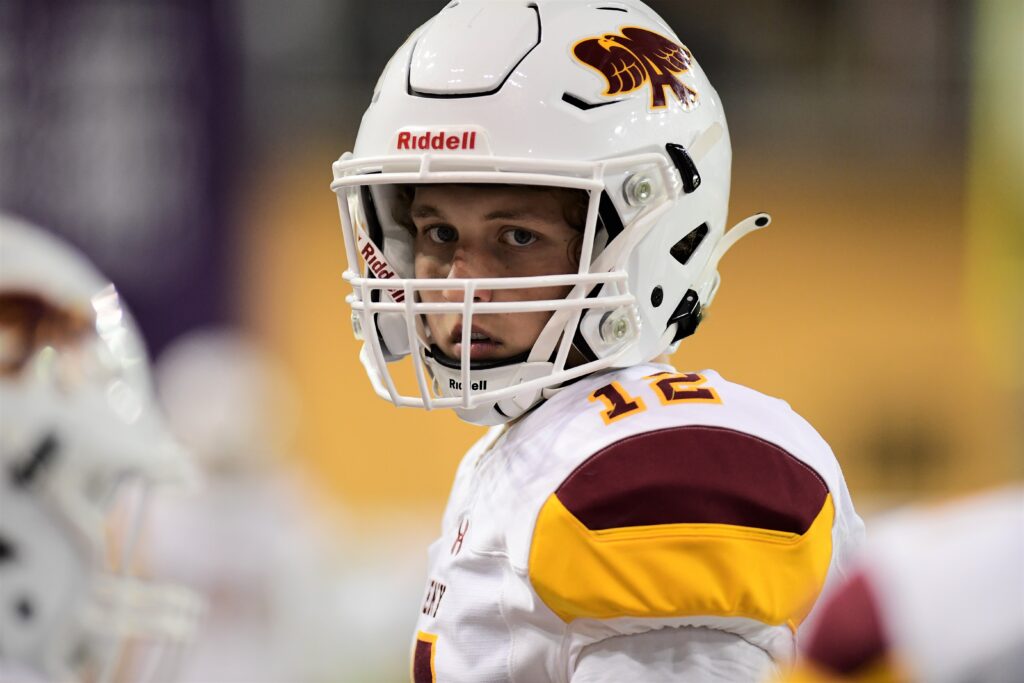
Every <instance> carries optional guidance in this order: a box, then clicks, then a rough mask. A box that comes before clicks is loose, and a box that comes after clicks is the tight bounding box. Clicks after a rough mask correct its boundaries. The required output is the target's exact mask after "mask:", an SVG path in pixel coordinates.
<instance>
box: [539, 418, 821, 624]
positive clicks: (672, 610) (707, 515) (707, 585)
mask: <svg viewBox="0 0 1024 683" xmlns="http://www.w3.org/2000/svg"><path fill="white" fill-rule="evenodd" d="M834 515H835V510H834V507H833V501H832V496H831V495H830V493H829V489H828V487H827V486H826V484H825V482H824V480H823V479H822V477H821V476H819V474H818V473H817V472H815V471H814V470H813V469H812V468H811V467H809V466H808V465H807V464H805V463H804V462H802V461H801V460H799V459H798V458H796V457H795V456H793V455H792V454H790V453H789V452H787V451H785V450H783V449H782V448H780V447H778V446H776V445H774V444H772V443H770V442H768V441H766V440H763V439H761V438H758V437H755V436H752V435H750V434H746V433H744V432H740V431H735V430H732V429H726V428H721V427H709V426H681V427H672V428H667V429H661V430H657V431H650V432H645V433H641V434H634V435H632V436H629V437H627V438H625V439H623V440H620V441H618V442H615V443H613V444H611V445H609V446H606V447H605V448H603V449H601V450H600V451H598V452H596V453H594V454H593V455H591V456H590V457H589V458H587V459H586V460H585V461H583V462H582V463H581V464H580V465H579V466H578V467H577V468H576V469H575V471H573V472H572V473H571V474H570V475H569V476H568V477H567V478H566V479H565V480H564V481H563V482H562V483H561V485H559V486H558V487H557V489H556V490H555V491H554V492H553V493H552V494H551V495H550V496H549V497H548V498H547V500H546V501H545V502H544V504H543V505H542V507H541V509H540V512H539V514H538V517H537V521H536V525H535V528H534V534H533V539H532V542H531V547H530V556H529V576H530V581H531V583H532V585H533V588H534V590H535V591H536V593H537V594H538V596H539V597H540V598H541V599H542V600H543V602H544V603H545V604H546V605H547V606H548V607H549V608H550V609H551V610H552V611H553V612H554V613H555V614H557V615H558V616H559V617H560V618H561V619H562V620H563V621H565V622H572V621H573V620H575V619H580V618H585V619H613V618H617V617H632V618H648V617H653V618H666V617H669V618H672V617H674V618H679V617H744V618H748V619H753V620H756V621H758V622H761V623H764V624H769V625H783V624H784V625H787V626H789V627H790V628H791V629H794V630H795V629H796V626H797V625H798V624H799V623H800V621H801V620H802V619H803V618H804V617H805V616H806V615H807V613H808V611H809V609H810V607H811V605H812V604H813V600H814V598H815V597H816V596H817V594H818V592H820V589H821V586H822V585H823V583H824V581H825V577H826V574H827V573H828V569H829V564H830V561H831V555H832V523H833V518H834Z"/></svg>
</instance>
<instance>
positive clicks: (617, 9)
mask: <svg viewBox="0 0 1024 683" xmlns="http://www.w3.org/2000/svg"><path fill="white" fill-rule="evenodd" d="M595 9H600V10H604V11H605V12H629V10H628V9H626V8H625V7H610V6H608V5H604V6H602V7H597V8H595Z"/></svg>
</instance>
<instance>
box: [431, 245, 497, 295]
mask: <svg viewBox="0 0 1024 683" xmlns="http://www.w3.org/2000/svg"><path fill="white" fill-rule="evenodd" d="M473 263H474V261H473V260H472V259H470V258H467V256H466V254H463V253H462V252H461V251H460V252H457V253H456V254H455V258H454V259H452V267H451V269H450V270H449V271H448V279H449V280H454V279H460V280H461V279H472V278H480V277H487V274H486V273H485V272H481V271H484V270H486V269H483V268H477V267H474V266H473V265H472V264H473ZM441 296H442V297H444V300H445V301H450V302H459V303H461V302H463V301H465V298H466V290H465V288H463V287H453V288H452V289H443V290H441ZM491 297H492V291H491V290H489V289H474V290H473V301H477V302H483V301H490V300H491Z"/></svg>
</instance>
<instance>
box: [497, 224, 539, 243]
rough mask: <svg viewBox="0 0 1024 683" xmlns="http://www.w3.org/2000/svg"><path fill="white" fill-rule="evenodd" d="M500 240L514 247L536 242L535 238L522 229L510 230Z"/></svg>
mask: <svg viewBox="0 0 1024 683" xmlns="http://www.w3.org/2000/svg"><path fill="white" fill-rule="evenodd" d="M501 240H502V241H503V242H505V243H506V244H511V245H512V246H514V247H525V246H528V245H530V244H533V243H534V242H536V241H537V236H536V235H535V234H533V233H532V232H530V231H529V230H524V229H523V228H512V229H511V230H506V231H505V232H503V233H502V235H501Z"/></svg>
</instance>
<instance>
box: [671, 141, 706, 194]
mask: <svg viewBox="0 0 1024 683" xmlns="http://www.w3.org/2000/svg"><path fill="white" fill-rule="evenodd" d="M665 150H666V151H667V152H668V155H669V157H670V158H671V159H672V163H673V164H675V166H676V168H677V169H679V175H680V177H681V178H682V181H683V192H685V193H686V194H690V193H691V192H693V191H694V190H696V189H697V188H698V187H700V173H698V172H697V165H696V164H695V163H693V158H692V157H691V156H690V155H689V153H687V151H686V148H685V147H683V146H682V145H677V144H676V143H674V142H670V143H668V144H667V145H665Z"/></svg>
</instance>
